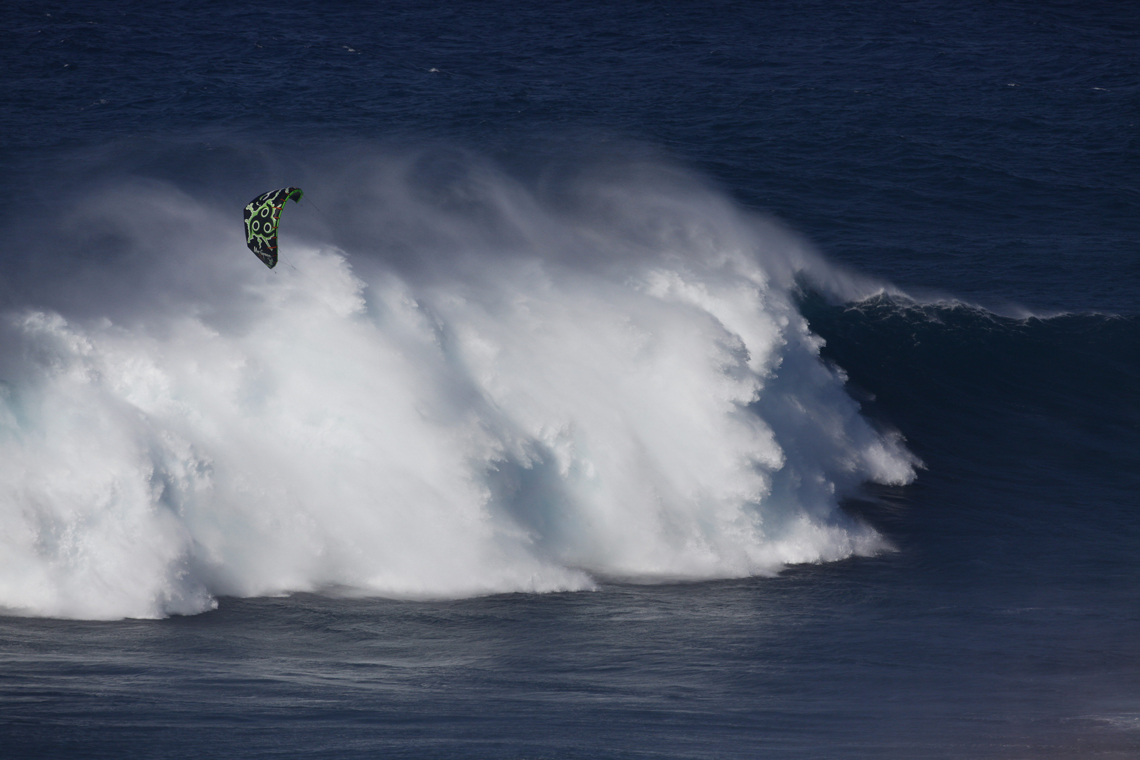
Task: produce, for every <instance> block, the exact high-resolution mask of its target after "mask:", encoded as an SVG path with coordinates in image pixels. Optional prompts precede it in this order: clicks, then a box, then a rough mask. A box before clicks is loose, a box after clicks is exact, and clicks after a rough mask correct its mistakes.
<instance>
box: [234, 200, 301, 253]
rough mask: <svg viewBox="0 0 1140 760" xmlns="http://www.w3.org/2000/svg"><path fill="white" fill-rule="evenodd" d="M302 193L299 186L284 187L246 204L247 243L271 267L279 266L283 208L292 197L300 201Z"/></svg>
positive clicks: (295, 201)
mask: <svg viewBox="0 0 1140 760" xmlns="http://www.w3.org/2000/svg"><path fill="white" fill-rule="evenodd" d="M302 194H303V193H302V192H301V188H299V187H283V188H281V189H280V190H270V191H269V192H268V193H262V194H261V195H259V196H257V197H256V198H254V199H253V200H252V201H250V202H249V203H247V204H246V206H245V244H246V245H248V246H249V250H251V251H253V252H254V253H255V254H257V258H259V259H261V260H262V262H263V263H264V264H265V266H267V267H269V268H270V269H272V268H273V267H275V266H277V225H278V223H279V222H280V221H281V209H282V208H284V207H285V201H287V200H289V199H290V198H292V199H293V202H294V203H297V202H299V201H300V200H301V195H302Z"/></svg>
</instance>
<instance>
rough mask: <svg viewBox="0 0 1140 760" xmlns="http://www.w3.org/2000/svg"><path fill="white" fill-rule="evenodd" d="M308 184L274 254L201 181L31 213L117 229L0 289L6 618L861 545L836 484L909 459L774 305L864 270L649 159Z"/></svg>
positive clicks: (507, 579) (119, 613)
mask: <svg viewBox="0 0 1140 760" xmlns="http://www.w3.org/2000/svg"><path fill="white" fill-rule="evenodd" d="M441 166H445V168H446V170H441V168H440V167H441ZM307 179H308V180H309V182H306V185H307V186H306V187H305V190H306V196H307V197H308V198H311V199H312V200H313V201H314V202H316V203H319V204H320V205H319V206H313V205H312V203H305V202H302V204H301V205H300V206H293V205H292V204H290V207H289V208H287V209H286V210H285V212H284V214H283V221H282V236H281V250H282V263H281V264H280V265H279V266H278V268H277V269H276V270H274V271H269V270H267V269H266V268H265V267H264V266H262V265H261V264H260V262H258V261H257V260H256V259H255V258H254V257H253V256H252V254H250V253H249V252H248V250H246V249H245V246H244V239H243V237H242V232H243V230H242V225H241V213H240V211H241V203H236V204H230V202H229V198H219V197H208V196H203V195H202V194H200V193H198V194H195V193H194V192H191V191H188V190H185V189H182V188H179V187H178V186H176V185H174V184H171V183H165V182H159V181H156V180H152V179H151V180H148V179H143V178H140V177H127V178H123V177H114V178H112V179H105V180H103V181H101V182H100V183H99V184H98V186H96V187H94V188H90V187H87V188H84V190H83V192H82V193H81V194H80V193H78V192H76V193H75V194H74V197H73V198H71V199H70V202H69V203H67V204H65V205H66V207H67V209H68V210H67V211H66V212H65V213H64V215H63V218H62V219H60V220H57V221H58V227H57V228H56V229H57V230H64V231H65V232H66V234H68V235H71V234H79V235H80V236H81V239H84V240H87V241H88V243H89V244H90V245H95V243H94V242H91V241H94V240H95V238H96V236H97V237H98V239H99V240H103V241H108V240H110V241H113V246H114V250H115V251H116V253H115V255H113V256H112V255H108V256H106V257H104V258H103V259H102V260H100V261H95V262H87V263H82V262H81V260H80V257H79V256H78V255H77V256H75V258H73V259H71V261H72V263H73V267H72V268H71V269H70V270H69V272H68V273H67V274H66V275H58V276H56V278H55V279H54V280H52V281H50V282H49V283H48V284H47V285H43V284H42V283H41V285H40V287H39V289H38V290H36V292H37V293H40V294H44V293H46V294H47V295H41V296H37V297H36V298H38V299H39V300H40V301H42V302H35V299H32V301H33V302H25V303H19V304H14V303H9V304H8V305H7V306H6V307H5V310H4V313H3V315H2V318H0V460H2V461H3V462H4V467H3V468H0V608H2V609H3V611H4V612H5V613H7V614H17V615H31V616H53V617H67V618H84V619H119V618H158V617H164V616H169V615H172V614H194V613H199V612H202V611H205V610H209V609H212V608H214V607H215V606H216V605H217V601H216V599H217V597H219V596H244V597H249V596H262V595H274V594H283V593H290V592H298V591H319V592H324V593H332V594H351V595H355V594H363V595H375V596H385V597H393V598H417V599H419V598H458V597H466V596H473V595H483V594H492V593H499V592H549V591H558V590H587V589H592V588H595V587H596V585H597V583H598V582H599V581H602V580H605V579H622V580H632V581H639V582H653V581H661V580H678V579H682V580H683V579H708V578H728V577H745V576H750V575H770V574H774V573H777V572H779V571H780V570H781V569H782V568H784V567H786V566H788V565H790V564H795V563H817V562H825V561H830V560H838V559H841V558H844V557H848V556H852V555H871V554H874V553H877V552H881V551H884V550H889V548H890V546H889V543H888V542H887V541H886V540H884V539H883V538H882V537H881V536H880V535H879V534H878V533H877V532H876V531H875V530H874V529H873V528H871V527H870V526H868V525H867V524H865V523H863V522H861V521H859V520H857V519H855V518H853V517H851V516H849V515H848V514H846V513H845V512H844V511H843V510H842V508H841V502H842V500H843V499H844V498H845V497H848V496H851V495H852V494H855V493H857V492H858V489H859V487H860V485H861V484H863V483H865V482H868V481H873V482H877V483H889V484H904V483H907V482H910V481H911V480H912V479H913V478H914V476H915V470H916V468H917V467H919V466H921V465H920V462H919V461H918V459H917V458H916V457H915V456H913V455H912V454H910V453H909V452H908V451H907V449H906V447H905V445H904V442H903V441H902V439H901V436H900V435H899V434H898V433H897V432H895V431H893V430H890V429H886V428H884V427H883V426H881V425H880V426H875V427H873V426H872V425H871V424H870V423H869V422H868V421H867V420H866V419H865V418H864V417H863V416H861V414H860V410H859V406H858V404H857V403H856V402H855V401H854V400H853V399H852V397H851V396H850V395H849V394H848V393H847V391H846V390H845V387H844V385H845V375H844V373H843V370H842V369H841V368H839V367H837V366H834V365H829V364H828V363H826V362H824V361H823V360H821V358H820V348H821V346H822V344H823V341H822V340H821V339H820V338H819V337H818V336H817V335H815V334H813V333H812V331H811V330H810V329H809V326H808V323H807V321H806V320H805V318H804V317H803V316H802V315H801V313H800V311H799V310H798V309H797V293H798V292H799V289H800V288H801V287H802V286H803V284H804V283H805V282H806V283H810V285H811V287H813V288H814V289H816V290H817V291H819V292H823V293H826V294H828V295H829V296H830V297H832V298H834V299H837V300H844V299H848V300H849V299H855V298H862V297H866V296H867V295H869V294H871V293H874V292H878V291H880V290H881V286H880V285H878V284H876V283H873V282H869V281H864V280H861V279H859V278H856V277H854V276H852V275H851V274H849V273H845V272H843V271H841V270H840V269H838V268H837V267H834V266H832V265H829V264H828V263H827V262H826V261H824V260H823V259H822V258H821V257H820V256H819V255H818V254H817V253H815V252H814V251H813V250H812V249H811V248H810V246H809V245H807V244H806V243H805V242H804V241H803V240H801V239H799V238H798V237H796V236H795V235H793V234H791V233H789V232H787V231H785V230H783V229H781V228H780V227H779V226H778V225H776V224H774V223H772V222H770V221H768V220H766V219H764V218H762V217H760V216H758V215H756V214H753V213H751V212H749V211H747V210H745V209H743V208H741V207H740V206H739V205H738V204H736V203H735V202H734V201H733V200H732V199H730V198H729V197H727V196H726V195H725V194H724V193H723V192H721V191H720V190H718V189H716V188H714V187H711V186H709V185H708V183H707V182H705V181H703V180H701V179H700V178H699V177H696V176H694V175H693V174H692V173H690V172H687V171H685V170H683V169H679V168H677V167H675V166H669V165H667V164H665V163H661V162H643V163H639V164H638V163H632V164H628V165H626V166H624V167H622V169H621V170H620V171H618V170H615V169H614V168H613V167H609V168H604V167H600V166H598V167H594V168H593V169H590V170H587V169H582V168H579V169H577V170H575V171H560V172H547V173H546V174H544V175H542V176H541V177H539V178H537V179H535V178H533V177H532V178H523V177H518V176H513V175H512V174H511V173H510V172H509V171H507V170H505V169H504V168H503V167H501V166H498V165H496V164H495V163H494V162H492V161H490V160H488V159H485V158H480V157H476V156H471V155H466V154H457V153H455V152H454V151H452V152H445V153H444V154H443V158H441V154H440V152H439V151H434V152H433V151H431V150H421V151H419V152H418V153H415V154H413V155H410V156H408V155H394V154H389V155H378V156H375V155H374V156H372V157H371V158H369V159H368V160H362V161H358V162H356V163H355V164H354V165H353V168H352V169H351V171H348V170H345V171H339V172H336V171H329V172H325V173H324V174H311V176H308V177H307ZM264 189H265V188H260V187H251V188H249V192H248V193H247V194H248V195H249V196H250V197H252V196H253V195H255V194H257V193H259V192H261V191H262V190H264ZM244 200H246V199H242V201H243V202H244ZM231 205H232V207H231ZM77 230H78V231H81V232H78V233H76V232H75V231H77ZM83 235H88V236H89V237H87V238H83V237H82V236H83ZM44 241H46V242H44ZM40 245H41V246H44V247H50V246H55V247H56V248H58V247H60V246H61V245H62V244H61V243H60V242H59V239H58V237H52V234H51V233H48V234H45V236H44V238H43V241H41V243H40ZM108 245H109V244H108ZM81 248H82V247H81ZM81 252H82V251H81ZM41 253H42V252H41Z"/></svg>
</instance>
